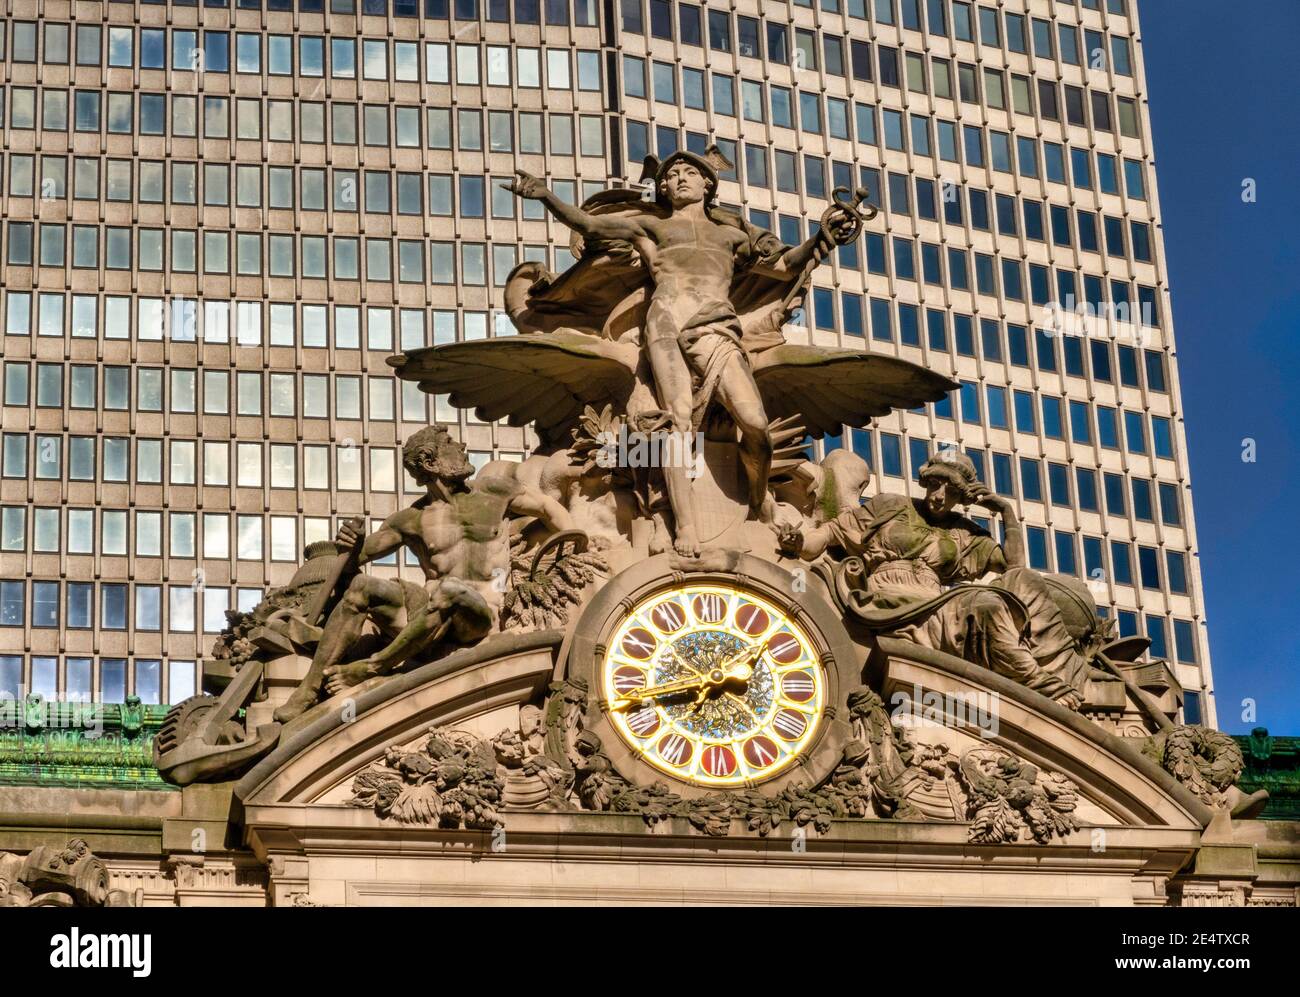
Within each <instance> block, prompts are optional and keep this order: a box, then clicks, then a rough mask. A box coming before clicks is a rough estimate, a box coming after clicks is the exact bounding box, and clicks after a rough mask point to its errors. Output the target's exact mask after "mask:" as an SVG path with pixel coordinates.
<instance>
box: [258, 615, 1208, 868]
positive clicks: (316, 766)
mask: <svg viewBox="0 0 1300 997" xmlns="http://www.w3.org/2000/svg"><path fill="white" fill-rule="evenodd" d="M563 637H564V635H563V634H562V633H561V632H560V631H546V632H541V633H534V634H526V635H499V636H496V637H492V638H490V639H488V640H486V641H484V642H482V643H481V644H479V645H477V646H476V647H473V648H470V649H466V650H463V651H460V652H457V653H456V654H454V655H450V656H448V657H447V658H444V659H442V660H440V661H438V662H435V663H433V664H430V665H426V666H424V667H422V668H420V669H417V670H415V671H412V672H410V673H408V674H406V675H403V676H400V677H399V678H396V679H394V680H392V681H390V682H389V683H387V684H385V685H381V686H379V687H378V688H375V689H372V690H369V691H367V692H363V693H361V694H360V695H358V696H357V697H356V698H355V700H348V699H346V698H339V697H336V699H334V700H330V701H327V702H326V703H325V704H322V706H321V707H318V708H317V710H316V711H314V712H313V714H311V715H309V716H308V717H305V718H303V719H304V720H306V721H308V722H307V723H305V724H302V725H301V726H298V727H297V728H296V729H295V728H291V729H290V730H289V731H287V732H286V736H285V737H284V738H283V739H282V741H281V744H280V746H279V747H278V748H277V750H276V751H275V752H273V753H272V754H271V755H269V756H268V757H266V758H264V759H263V760H262V761H261V762H260V763H259V764H258V765H257V766H256V767H255V768H253V769H252V770H251V771H250V772H249V773H248V774H247V775H245V776H244V777H243V778H242V779H241V780H240V781H239V783H238V784H237V786H236V790H235V793H236V796H237V798H238V799H239V800H240V801H242V804H243V807H244V811H245V822H246V824H247V825H248V828H249V830H250V831H252V832H253V833H256V828H257V827H258V826H259V825H260V824H261V823H262V822H264V821H265V822H267V824H268V826H269V825H275V824H281V823H282V822H283V824H284V825H285V826H287V825H290V824H292V823H294V822H295V821H298V820H301V819H303V817H302V810H303V808H308V809H312V810H316V811H322V810H327V811H334V812H335V817H334V818H327V817H326V815H325V814H324V813H317V814H316V816H315V818H314V820H321V819H324V820H325V822H326V823H327V824H328V823H331V822H333V821H337V822H338V823H339V825H340V827H344V826H346V827H349V828H353V829H355V830H357V831H360V829H362V828H365V827H369V828H371V829H372V831H373V830H379V829H387V830H393V831H398V830H400V831H401V833H402V836H403V837H408V836H409V835H410V834H413V833H419V832H420V831H421V830H422V829H423V830H427V831H428V832H430V833H433V832H436V831H437V830H438V821H437V820H436V819H431V820H429V821H426V822H421V821H419V820H408V821H401V820H397V819H394V818H393V817H391V816H388V817H384V816H380V815H379V814H377V813H376V811H375V809H374V808H373V807H363V806H357V805H356V801H355V796H356V793H355V784H356V782H357V780H358V778H359V777H361V776H362V775H363V774H364V773H367V772H372V771H375V770H376V769H377V768H378V769H382V768H383V766H384V758H385V755H386V754H393V753H396V754H401V753H410V752H419V751H420V750H421V746H422V745H423V744H424V743H425V742H426V741H427V740H428V738H429V731H430V730H431V729H437V730H439V731H444V732H456V734H457V735H458V736H461V735H463V737H464V739H465V741H466V743H469V742H470V741H471V740H473V741H477V742H479V743H481V744H491V743H492V742H493V739H494V738H497V737H498V736H499V735H501V734H502V732H510V733H511V735H512V736H511V738H510V740H511V743H514V742H516V741H518V737H517V733H516V732H518V730H519V728H520V714H521V711H528V710H529V709H530V708H532V709H535V707H530V704H536V703H538V702H540V701H542V699H543V697H544V696H545V693H546V691H547V689H548V687H552V685H553V682H554V680H555V678H556V676H557V674H561V673H562V671H561V669H562V666H563V665H564V664H565V662H564V661H563V660H562V659H561V650H562V644H563V643H564V641H563ZM563 650H564V651H565V652H566V653H567V652H568V651H569V648H568V647H564V648H563ZM864 660H865V658H864ZM557 666H559V667H557ZM866 671H868V672H877V673H879V674H880V676H881V677H880V680H879V681H880V685H879V688H880V699H881V701H882V702H883V704H885V705H886V706H887V707H888V708H889V711H890V716H891V721H892V722H893V723H894V724H896V725H897V726H898V727H899V728H901V729H903V730H905V731H906V732H907V734H906V736H907V737H908V738H909V740H910V741H912V742H914V743H915V744H916V745H920V746H924V747H926V748H927V749H933V748H934V747H935V746H942V747H943V748H944V749H946V751H947V755H948V757H949V759H950V766H949V767H950V768H951V767H953V765H955V764H956V761H955V760H957V759H960V758H961V757H963V756H964V755H966V754H967V753H970V752H976V753H980V752H983V753H985V754H988V753H989V752H993V753H995V754H997V753H1001V754H1002V755H1005V756H1010V757H1013V758H1015V759H1017V760H1018V761H1019V762H1021V763H1025V764H1027V765H1030V766H1033V767H1034V768H1035V769H1037V770H1038V771H1039V772H1042V773H1051V774H1052V776H1053V777H1061V778H1063V779H1068V780H1069V782H1070V783H1071V784H1072V786H1073V789H1072V792H1073V794H1074V795H1075V796H1076V797H1077V803H1076V805H1075V806H1074V807H1073V808H1072V814H1073V817H1074V820H1075V821H1076V822H1077V824H1078V828H1077V829H1074V830H1071V831H1069V832H1068V833H1066V834H1063V835H1060V836H1057V837H1056V838H1055V839H1054V840H1055V841H1057V842H1058V843H1061V844H1070V845H1076V844H1078V843H1085V844H1086V843H1087V841H1088V838H1089V835H1090V834H1091V833H1092V831H1093V829H1095V828H1107V829H1118V828H1145V829H1153V830H1154V829H1168V830H1178V831H1187V832H1199V831H1200V829H1201V828H1203V827H1205V826H1206V825H1207V824H1208V823H1209V822H1210V820H1211V818H1212V817H1213V811H1212V810H1211V809H1210V808H1208V807H1207V806H1205V804H1203V803H1202V802H1201V801H1200V800H1198V799H1197V798H1196V796H1195V795H1194V794H1193V793H1191V792H1190V791H1189V790H1188V789H1186V788H1185V787H1184V786H1182V785H1181V784H1180V783H1179V782H1178V781H1177V780H1176V779H1175V778H1174V777H1173V776H1172V775H1170V774H1169V773H1168V772H1166V771H1165V770H1164V769H1162V768H1161V767H1160V766H1159V765H1158V764H1156V763H1155V762H1154V761H1152V760H1151V759H1150V758H1149V757H1147V756H1146V755H1144V754H1143V753H1142V750H1141V742H1140V741H1138V740H1136V739H1132V738H1122V737H1119V736H1117V735H1115V734H1113V733H1110V732H1108V731H1106V730H1104V729H1102V728H1101V727H1100V726H1098V725H1097V724H1095V723H1093V722H1092V721H1090V720H1088V719H1086V718H1084V717H1081V716H1080V715H1079V714H1077V713H1075V712H1072V711H1070V710H1067V709H1065V708H1064V707H1062V706H1059V705H1058V704H1056V703H1053V702H1052V701H1050V700H1048V699H1046V698H1045V697H1043V696H1040V695H1038V694H1036V693H1034V692H1032V691H1030V690H1027V689H1025V688H1024V687H1023V686H1021V685H1019V684H1017V683H1015V682H1012V681H1010V680H1008V679H1005V678H1002V677H1001V676H998V675H996V674H993V673H991V672H989V671H988V670H986V669H981V668H978V667H977V666H974V665H971V664H970V663H968V662H964V661H962V660H960V659H958V658H955V657H953V656H951V655H947V654H944V653H942V652H938V651H934V650H931V649H927V648H922V647H918V646H916V645H914V644H911V643H909V642H906V641H900V640H896V639H891V638H880V639H879V640H878V642H877V643H876V648H875V651H874V653H873V654H872V655H871V658H870V665H869V667H868V668H867V669H866ZM554 688H556V689H562V688H563V684H562V683H554ZM846 691H847V690H846ZM990 704H992V705H991V706H990ZM990 709H991V710H992V713H993V715H994V716H993V719H994V723H993V725H992V729H991V730H990V729H989V725H988V723H987V722H986V720H987V717H984V716H982V715H981V714H980V711H981V710H982V711H984V712H985V713H987V712H988V711H989V710H990ZM550 712H551V713H552V714H554V713H555V712H556V711H555V710H554V709H552V710H551V711H550ZM841 715H843V714H841ZM543 719H544V718H542V717H541V715H540V713H538V718H537V722H538V723H539V724H540V723H542V722H543ZM552 719H554V718H552ZM985 731H987V733H986V732H985ZM550 733H551V734H552V735H556V734H558V733H560V732H559V731H558V730H552V731H551V732H550ZM552 741H553V744H552V748H554V743H555V742H554V737H552ZM539 743H540V742H539ZM560 750H561V751H562V749H560ZM544 751H545V745H544V744H543V753H544ZM498 753H499V752H498ZM556 761H557V764H561V765H562V763H563V761H564V759H563V758H559V759H556ZM940 767H942V766H940ZM502 772H503V773H505V768H504V766H503V767H502ZM505 774H506V775H507V778H506V779H505V780H504V781H505V782H506V783H509V781H510V780H509V778H508V776H509V775H510V773H505ZM945 782H947V783H951V782H952V779H951V777H950V775H947V774H940V775H938V777H937V784H938V787H939V788H938V789H934V788H933V787H932V795H933V793H935V792H937V793H939V794H940V797H942V794H943V785H944V784H945ZM673 788H676V787H673ZM809 788H816V787H809ZM762 789H763V787H762V786H759V787H757V790H756V791H757V792H759V793H761V792H762ZM506 795H507V796H509V793H508V792H507V794H506ZM534 795H535V796H537V797H538V799H536V800H533V801H531V802H530V801H528V800H526V799H525V800H524V801H523V802H520V801H518V800H516V801H515V802H510V801H509V800H503V801H499V802H498V805H497V806H496V807H495V808H494V809H495V813H496V816H497V819H498V820H499V823H500V825H501V826H503V827H505V828H506V829H507V832H508V831H509V829H510V828H512V827H514V826H516V825H519V826H529V827H536V826H538V822H539V821H542V822H543V823H545V822H546V821H548V820H549V821H550V822H551V823H552V824H553V826H554V827H556V828H557V829H558V828H561V827H578V826H581V827H585V828H600V827H609V826H612V825H614V824H616V825H617V827H618V828H619V829H620V830H621V831H625V832H626V831H629V830H633V831H636V832H639V833H650V832H652V831H655V830H656V824H658V823H659V822H660V821H661V820H663V819H667V820H668V821H669V823H670V824H671V825H674V826H679V829H680V830H682V831H683V832H684V833H709V834H714V835H716V834H718V833H719V828H718V819H717V816H718V815H715V816H714V819H712V820H709V821H704V822H701V821H700V820H696V821H695V822H694V823H692V820H691V817H690V816H689V814H690V807H689V805H682V806H680V807H679V808H678V810H677V812H676V813H667V814H666V816H665V817H656V816H650V815H651V814H654V813H655V809H654V806H653V805H651V806H649V807H647V808H646V809H645V812H644V813H641V814H635V813H628V812H626V811H625V812H620V813H619V814H618V815H617V816H615V814H614V813H613V812H610V811H601V810H594V811H593V810H592V809H591V808H590V807H587V806H584V804H583V801H582V800H581V799H578V798H576V797H575V798H572V799H570V800H568V801H567V802H566V801H560V800H558V799H555V798H550V799H548V798H547V795H546V794H545V793H543V792H538V793H535V794H534ZM672 809H673V805H668V806H667V810H668V811H671V810H672ZM909 813H910V817H907V818H901V817H900V816H899V815H898V814H895V815H893V816H892V817H884V816H880V815H878V814H874V813H873V814H867V815H854V816H831V817H829V818H828V823H826V824H824V825H823V828H822V831H821V833H822V834H823V835H825V836H828V837H832V838H838V837H843V836H848V837H850V838H854V837H859V836H861V834H862V833H863V832H864V830H866V829H864V828H863V827H862V825H863V824H879V823H908V824H915V823H916V822H918V821H923V822H926V823H934V824H936V825H950V826H949V827H940V826H936V827H934V828H932V831H933V832H934V833H937V834H938V835H939V837H940V838H949V839H951V840H952V841H953V842H957V841H964V840H965V835H964V834H961V833H950V832H957V827H956V825H964V824H968V823H969V822H968V821H963V820H961V819H958V818H959V817H960V816H961V815H960V814H955V815H954V814H950V815H948V816H947V818H946V819H942V818H940V817H936V816H935V815H934V813H933V812H926V813H918V812H915V811H909ZM277 814H278V816H277ZM721 816H723V817H725V816H726V815H721ZM629 817H635V819H632V820H629ZM724 823H727V826H726V827H725V829H723V833H734V834H747V833H750V831H749V829H748V827H747V823H748V821H747V816H746V813H745V812H743V811H737V813H736V814H735V816H734V819H732V820H730V821H729V822H728V821H724ZM855 828H856V829H855ZM658 830H659V831H660V833H662V832H663V829H662V828H658ZM881 830H884V829H881ZM914 830H915V831H916V833H917V834H920V833H921V832H920V829H914ZM811 833H817V831H816V829H815V828H814V829H812V831H811ZM924 836H925V835H922V837H924ZM1025 839H1026V840H1028V836H1025Z"/></svg>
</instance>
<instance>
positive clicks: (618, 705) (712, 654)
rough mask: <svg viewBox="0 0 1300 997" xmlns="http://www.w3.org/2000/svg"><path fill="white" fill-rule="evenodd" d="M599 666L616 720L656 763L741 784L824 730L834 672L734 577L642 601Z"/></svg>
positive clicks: (784, 764) (771, 769) (786, 760)
mask: <svg viewBox="0 0 1300 997" xmlns="http://www.w3.org/2000/svg"><path fill="white" fill-rule="evenodd" d="M608 646H609V650H608V652H607V653H606V654H605V657H604V660H603V662H601V664H600V671H601V675H600V678H601V684H602V694H603V697H604V699H605V701H606V702H607V703H608V704H609V706H608V711H609V712H608V715H609V718H610V720H611V722H612V723H613V726H614V728H615V729H616V730H617V731H618V733H619V735H620V736H621V737H622V738H623V739H624V740H625V741H626V742H627V744H628V745H629V746H630V747H631V748H632V750H633V751H634V752H635V753H636V754H637V755H638V756H639V757H641V758H642V759H643V760H644V761H646V762H647V763H649V764H650V765H652V766H653V767H655V768H656V769H658V770H660V771H662V772H664V773H666V774H668V775H671V776H673V777H675V778H677V779H683V780H686V781H688V782H691V783H694V784H697V785H700V786H718V787H736V786H741V785H744V784H746V783H758V782H762V781H764V780H766V779H770V778H772V777H773V776H775V775H777V774H778V773H780V772H783V771H785V770H786V769H787V768H788V767H789V766H790V765H791V764H793V763H794V760H795V758H796V757H797V756H798V755H799V753H800V751H802V750H803V749H804V748H805V747H807V746H808V745H809V744H811V743H812V742H813V740H814V738H815V737H816V735H817V732H818V727H819V725H820V723H821V721H822V713H823V710H824V708H825V705H826V697H827V692H826V679H825V675H824V673H823V668H822V664H821V661H820V660H819V657H818V653H817V650H816V646H815V645H814V644H813V642H812V641H811V640H810V639H809V637H808V634H807V633H806V632H805V631H804V630H803V629H802V628H801V627H800V626H799V625H798V624H797V623H795V622H794V621H793V620H791V619H790V618H789V617H788V616H787V615H786V614H785V613H783V612H782V611H781V610H779V609H778V608H777V607H776V606H775V605H774V604H773V603H772V602H771V601H769V600H767V599H765V598H763V597H762V596H760V595H758V594H757V593H752V592H748V591H745V590H744V589H743V588H738V587H736V586H725V585H718V584H691V585H685V586H682V587H680V588H674V589H670V590H668V591H661V592H658V593H656V594H653V595H650V596H647V597H645V598H643V599H642V600H641V601H640V602H638V603H637V604H636V605H634V606H633V608H632V610H631V612H629V613H628V614H627V615H626V617H625V618H624V619H623V620H622V621H621V622H620V623H619V624H618V626H617V627H616V629H615V630H614V632H613V634H612V637H611V639H610V641H609V645H608Z"/></svg>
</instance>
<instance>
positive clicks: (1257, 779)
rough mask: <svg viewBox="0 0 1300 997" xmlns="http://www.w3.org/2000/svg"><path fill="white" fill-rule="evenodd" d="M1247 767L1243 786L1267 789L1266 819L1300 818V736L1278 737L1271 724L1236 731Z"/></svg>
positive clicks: (1241, 783) (1242, 775) (1243, 788)
mask: <svg viewBox="0 0 1300 997" xmlns="http://www.w3.org/2000/svg"><path fill="white" fill-rule="evenodd" d="M1233 740H1235V741H1236V742H1237V745H1238V746H1239V747H1240V748H1241V753H1242V755H1243V756H1245V759H1246V768H1245V770H1244V771H1243V772H1242V773H1241V779H1240V780H1239V781H1238V783H1237V785H1239V786H1240V787H1241V788H1242V790H1244V791H1245V792H1247V793H1253V792H1254V791H1255V790H1257V789H1267V790H1268V794H1269V799H1268V805H1267V806H1266V807H1265V808H1264V812H1263V813H1262V814H1260V818H1261V819H1263V820H1300V737H1274V736H1272V735H1271V734H1269V732H1268V728H1267V727H1256V728H1255V729H1254V730H1252V731H1251V732H1250V733H1249V734H1234V735H1233Z"/></svg>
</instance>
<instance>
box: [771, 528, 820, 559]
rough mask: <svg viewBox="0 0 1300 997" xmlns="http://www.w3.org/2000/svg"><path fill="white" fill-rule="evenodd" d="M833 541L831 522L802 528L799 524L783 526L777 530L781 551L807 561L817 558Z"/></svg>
mask: <svg viewBox="0 0 1300 997" xmlns="http://www.w3.org/2000/svg"><path fill="white" fill-rule="evenodd" d="M830 542H831V528H830V524H829V523H822V524H821V525H820V526H810V527H804V528H803V529H800V528H799V527H797V526H783V527H782V528H781V529H780V530H779V531H778V532H777V544H778V546H779V547H780V548H781V553H783V554H787V555H789V556H790V557H796V556H797V557H800V558H802V559H803V560H805V561H812V560H815V559H816V558H817V557H818V556H819V555H820V554H821V553H822V552H823V551H824V550H825V549H826V548H827V547H828V546H830Z"/></svg>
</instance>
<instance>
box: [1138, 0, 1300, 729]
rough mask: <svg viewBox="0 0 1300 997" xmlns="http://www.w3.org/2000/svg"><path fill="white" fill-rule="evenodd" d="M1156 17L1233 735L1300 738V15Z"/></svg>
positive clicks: (1223, 7)
mask: <svg viewBox="0 0 1300 997" xmlns="http://www.w3.org/2000/svg"><path fill="white" fill-rule="evenodd" d="M1139 14H1140V17H1141V28H1142V44H1143V50H1144V55H1145V59H1146V74H1147V87H1148V90H1149V98H1150V102H1151V104H1150V112H1151V121H1152V127H1153V129H1154V132H1155V135H1154V139H1155V157H1156V174H1157V178H1158V183H1159V194H1160V207H1161V211H1162V215H1163V219H1164V236H1165V252H1166V254H1167V263H1168V269H1169V285H1170V289H1171V293H1172V296H1173V317H1174V335H1175V340H1176V345H1177V349H1178V366H1179V373H1180V377H1181V379H1182V396H1183V406H1184V410H1185V413H1184V414H1185V418H1186V430H1187V440H1188V444H1189V446H1190V449H1191V475H1192V495H1193V503H1194V506H1195V513H1196V527H1197V535H1198V541H1199V548H1200V559H1201V571H1202V577H1203V579H1204V583H1205V596H1206V602H1207V611H1206V619H1207V621H1208V623H1209V633H1210V651H1211V655H1212V664H1213V671H1214V683H1215V695H1216V699H1217V702H1218V720H1219V726H1220V727H1222V728H1223V729H1224V730H1228V731H1232V732H1244V731H1248V730H1249V729H1250V728H1251V727H1253V726H1256V725H1262V726H1265V727H1268V728H1269V731H1270V732H1271V733H1274V734H1292V735H1300V582H1298V581H1297V576H1298V574H1300V453H1297V447H1296V443H1297V435H1298V434H1297V431H1296V418H1297V417H1296V412H1295V408H1296V406H1295V402H1296V399H1297V397H1300V390H1298V389H1297V380H1298V379H1300V277H1298V275H1300V193H1298V188H1300V113H1297V103H1298V102H1300V91H1298V90H1297V87H1296V85H1295V65H1296V61H1295V52H1296V47H1297V43H1300V3H1298V2H1296V0H1232V2H1230V3H1224V2H1223V0H1145V2H1142V3H1140V6H1139ZM1247 178H1251V179H1253V180H1254V181H1255V185H1256V197H1257V200H1256V201H1255V202H1254V203H1246V202H1243V200H1242V182H1243V181H1244V180H1246V179H1247ZM1246 439H1252V440H1254V441H1255V446H1256V460H1255V462H1254V463H1246V462H1244V461H1243V460H1242V453H1243V443H1242V441H1243V440H1246ZM1248 699H1249V700H1254V702H1255V709H1256V711H1257V713H1256V717H1255V719H1253V720H1252V719H1251V718H1249V717H1245V718H1243V700H1248Z"/></svg>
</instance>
